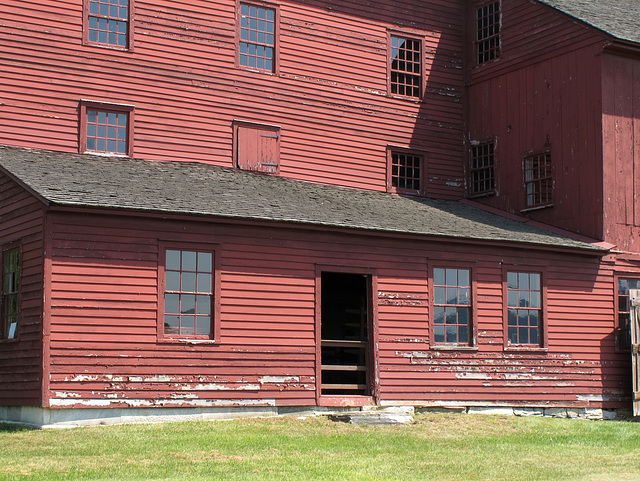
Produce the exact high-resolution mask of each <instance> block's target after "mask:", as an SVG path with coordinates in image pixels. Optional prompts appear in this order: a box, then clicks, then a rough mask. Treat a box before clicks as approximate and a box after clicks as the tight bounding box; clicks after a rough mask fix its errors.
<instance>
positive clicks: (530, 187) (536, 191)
mask: <svg viewBox="0 0 640 481" xmlns="http://www.w3.org/2000/svg"><path fill="white" fill-rule="evenodd" d="M524 186H525V194H526V206H527V207H543V206H547V205H550V204H551V203H552V202H553V195H552V194H553V178H552V176H551V154H550V153H549V152H543V153H540V154H534V155H530V156H527V157H525V158H524Z"/></svg>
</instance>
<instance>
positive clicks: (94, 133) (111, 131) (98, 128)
mask: <svg viewBox="0 0 640 481" xmlns="http://www.w3.org/2000/svg"><path fill="white" fill-rule="evenodd" d="M128 124H129V113H128V112H119V111H115V110H95V109H92V108H87V111H86V151H87V152H98V153H108V154H121V155H126V154H127V153H128V150H129V147H128V142H129V138H128V133H129V125H128Z"/></svg>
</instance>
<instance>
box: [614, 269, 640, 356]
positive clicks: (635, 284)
mask: <svg viewBox="0 0 640 481" xmlns="http://www.w3.org/2000/svg"><path fill="white" fill-rule="evenodd" d="M631 289H640V279H622V278H619V279H618V323H617V326H616V334H617V335H616V337H617V342H618V349H620V350H625V351H626V350H628V349H631V309H630V303H629V290H631Z"/></svg>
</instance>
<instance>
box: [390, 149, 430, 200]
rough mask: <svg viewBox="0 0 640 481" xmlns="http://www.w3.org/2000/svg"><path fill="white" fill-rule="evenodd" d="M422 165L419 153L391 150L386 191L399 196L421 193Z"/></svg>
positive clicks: (421, 157) (422, 188) (422, 187)
mask: <svg viewBox="0 0 640 481" xmlns="http://www.w3.org/2000/svg"><path fill="white" fill-rule="evenodd" d="M423 164H424V160H423V156H422V154H420V153H417V152H413V151H410V150H399V149H398V150H391V151H390V152H389V174H388V181H387V190H388V191H390V192H397V193H401V194H402V193H407V194H420V193H423V190H424V185H423V177H424V165H423Z"/></svg>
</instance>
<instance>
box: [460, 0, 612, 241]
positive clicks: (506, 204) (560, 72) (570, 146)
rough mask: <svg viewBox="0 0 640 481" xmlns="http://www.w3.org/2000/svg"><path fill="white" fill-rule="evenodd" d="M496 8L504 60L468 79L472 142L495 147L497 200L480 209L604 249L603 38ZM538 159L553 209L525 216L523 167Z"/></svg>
mask: <svg viewBox="0 0 640 481" xmlns="http://www.w3.org/2000/svg"><path fill="white" fill-rule="evenodd" d="M502 6H503V21H502V28H503V30H502V32H503V35H502V53H501V56H500V58H499V59H497V60H494V61H491V62H487V63H486V64H482V65H480V66H478V67H475V68H472V69H471V70H470V87H469V88H468V95H467V99H468V103H469V107H468V108H469V140H470V141H486V140H489V139H495V142H496V177H497V178H496V195H495V196H490V197H483V198H480V199H478V200H479V201H481V202H484V203H487V204H490V205H492V206H494V207H497V208H499V209H502V210H505V211H508V212H513V213H518V214H520V213H522V214H523V215H525V216H527V217H529V218H531V219H534V220H536V221H540V222H544V223H546V224H551V225H555V226H559V227H561V228H564V229H568V230H571V231H573V232H578V233H581V234H583V235H586V236H589V237H592V238H596V239H604V238H605V237H606V235H605V232H604V230H603V222H604V220H603V217H604V215H603V174H602V136H601V134H600V132H601V129H602V121H601V116H602V115H601V112H602V107H601V103H602V92H601V80H600V79H601V77H602V72H603V70H606V68H604V69H603V67H602V66H601V56H600V53H601V51H602V44H603V38H602V36H600V35H599V34H596V33H595V32H594V30H591V29H588V28H586V27H584V26H582V25H580V24H578V23H577V22H574V21H572V20H571V18H570V17H568V16H566V15H563V14H561V13H559V12H556V11H554V10H553V9H551V8H548V7H546V6H544V5H540V4H537V3H535V2H530V1H527V0H514V1H511V0H510V1H503V2H502ZM470 45H471V44H470ZM470 61H472V59H470ZM470 65H474V64H473V63H471V64H470ZM545 150H549V151H550V152H551V162H552V168H553V182H554V191H553V206H552V207H547V208H543V209H538V210H531V211H527V206H526V203H525V193H524V192H525V191H524V172H523V162H524V161H523V159H524V156H525V155H527V154H531V153H538V152H543V151H545ZM523 211H524V212H523Z"/></svg>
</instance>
